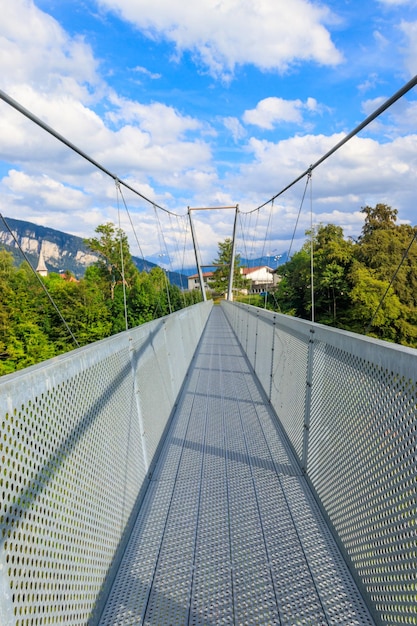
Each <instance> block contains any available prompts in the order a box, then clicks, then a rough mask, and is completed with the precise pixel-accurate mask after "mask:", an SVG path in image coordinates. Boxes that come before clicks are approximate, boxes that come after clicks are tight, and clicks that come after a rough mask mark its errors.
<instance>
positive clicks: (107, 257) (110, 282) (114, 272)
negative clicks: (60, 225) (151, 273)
mask: <svg viewBox="0 0 417 626" xmlns="http://www.w3.org/2000/svg"><path fill="white" fill-rule="evenodd" d="M95 232H96V233H97V234H98V235H99V236H98V237H93V238H91V239H86V240H85V243H86V244H87V245H88V247H89V248H90V249H91V250H92V251H93V252H96V253H98V255H99V260H98V261H97V263H96V266H97V267H98V268H99V270H100V278H101V279H102V281H103V284H104V285H106V287H107V290H108V295H109V297H110V299H111V300H114V297H115V289H116V286H117V285H121V284H123V282H124V283H125V286H126V287H127V288H130V287H131V286H132V284H133V282H134V279H135V277H136V275H137V272H138V270H137V268H136V266H135V264H134V263H133V260H132V256H131V254H130V249H129V242H128V240H127V236H126V234H125V233H124V232H123V230H122V229H120V228H116V226H115V225H114V224H112V223H111V222H108V223H107V224H101V225H100V226H97V228H96V230H95Z"/></svg>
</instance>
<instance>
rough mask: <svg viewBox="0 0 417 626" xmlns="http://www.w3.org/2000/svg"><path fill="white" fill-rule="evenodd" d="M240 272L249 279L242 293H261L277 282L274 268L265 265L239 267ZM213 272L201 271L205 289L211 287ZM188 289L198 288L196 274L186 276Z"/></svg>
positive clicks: (198, 281) (198, 282)
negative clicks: (248, 283)
mask: <svg viewBox="0 0 417 626" xmlns="http://www.w3.org/2000/svg"><path fill="white" fill-rule="evenodd" d="M240 273H241V274H242V275H243V276H244V277H245V278H247V279H248V280H249V281H250V285H249V287H248V288H247V289H242V290H241V292H242V293H263V292H264V291H268V290H270V289H271V287H273V286H274V285H276V284H277V282H278V280H277V279H278V276H277V275H276V274H275V273H274V270H273V269H272V268H270V267H268V266H267V265H261V266H258V267H241V268H240ZM213 274H214V272H203V279H204V287H205V289H210V288H211V283H212V282H213ZM188 289H189V291H192V290H193V289H200V279H199V276H198V274H193V275H192V276H189V277H188Z"/></svg>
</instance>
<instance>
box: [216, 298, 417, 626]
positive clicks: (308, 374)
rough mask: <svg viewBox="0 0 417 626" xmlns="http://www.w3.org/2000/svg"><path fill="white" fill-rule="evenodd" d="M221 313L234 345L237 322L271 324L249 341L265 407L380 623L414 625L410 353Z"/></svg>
mask: <svg viewBox="0 0 417 626" xmlns="http://www.w3.org/2000/svg"><path fill="white" fill-rule="evenodd" d="M226 311H227V314H228V317H229V319H230V321H231V323H232V325H233V327H234V329H235V331H236V333H238V336H239V338H240V339H241V342H242V345H244V344H245V343H247V338H246V336H245V334H244V333H242V329H243V328H245V324H246V322H245V318H247V317H248V318H250V319H254V317H265V318H267V319H268V320H269V321H270V322H271V321H272V320H273V319H274V317H275V328H276V330H275V340H274V343H273V346H271V345H270V338H269V336H265V337H264V338H263V337H262V335H260V334H259V333H258V335H257V352H259V351H260V350H271V349H273V351H274V371H273V389H274V388H276V389H277V391H278V393H277V394H276V395H275V394H274V392H273V393H272V394H271V403H272V405H273V406H274V407H275V409H276V411H277V414H278V416H279V418H280V421H281V423H282V424H283V426H284V428H285V430H286V432H287V434H288V436H289V438H290V440H291V442H292V444H293V446H294V448H295V450H296V452H297V455H298V457H299V460H300V462H302V463H303V464H304V466H305V467H306V468H307V473H308V476H309V478H310V480H311V481H312V483H313V485H314V488H315V490H316V492H317V493H318V495H319V497H320V500H321V502H322V504H323V506H324V509H325V511H326V513H327V515H328V516H329V517H330V519H331V521H332V524H333V526H334V528H335V529H336V531H337V534H338V536H339V538H340V539H341V542H342V544H343V546H344V550H345V551H346V553H347V554H348V555H349V557H350V559H351V560H352V563H353V564H354V567H355V568H356V571H357V573H358V575H359V578H360V579H361V580H362V582H363V584H364V585H365V587H366V588H367V590H368V593H369V595H370V598H371V600H372V601H373V603H374V605H375V607H376V609H377V613H378V614H379V616H380V619H381V622H382V623H384V624H387V625H393V624H417V521H416V520H417V454H416V451H417V351H416V350H412V349H409V348H403V347H401V346H395V345H392V344H387V343H385V342H380V341H377V340H373V339H368V338H366V337H361V336H359V335H354V334H353V333H347V332H343V331H338V330H335V329H330V328H327V327H324V326H321V325H319V324H310V323H308V322H305V321H302V320H295V319H291V318H287V317H285V316H282V315H274V314H271V313H269V312H267V311H262V310H259V309H254V307H244V306H242V305H230V304H228V305H227V306H226ZM248 323H251V322H248ZM246 325H247V324H246ZM310 341H311V343H310V350H309V349H308V346H309V342H310ZM280 346H282V349H281V348H280ZM309 358H310V359H311V360H310V361H309ZM264 378H265V377H264ZM264 385H265V383H264ZM303 387H304V389H305V390H307V389H309V390H310V392H311V393H310V399H311V404H310V405H308V403H307V401H308V394H307V393H306V391H303ZM265 390H266V391H268V389H267V387H266V388H265ZM291 398H293V399H294V408H291ZM301 399H302V402H301ZM295 407H297V408H295ZM303 414H304V420H303V417H302V416H303ZM291 415H294V416H296V418H295V419H292V418H291V417H289V416H291ZM306 420H307V422H306ZM303 422H305V423H306V425H307V426H308V428H307V429H306V428H304V429H303ZM303 432H304V435H303ZM303 439H304V443H305V445H302V440H303Z"/></svg>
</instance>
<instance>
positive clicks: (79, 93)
mask: <svg viewBox="0 0 417 626" xmlns="http://www.w3.org/2000/svg"><path fill="white" fill-rule="evenodd" d="M3 5H4V6H2V8H1V21H0V53H1V72H2V86H3V89H4V90H5V91H8V92H9V91H10V90H11V95H13V90H14V86H15V85H16V84H21V85H31V86H32V87H34V88H35V87H36V88H37V89H39V90H40V91H44V92H45V91H47V92H49V93H51V92H59V91H64V92H65V93H71V94H72V95H73V96H74V97H77V98H81V97H82V98H84V99H86V100H87V99H89V98H90V89H91V87H92V86H94V88H95V89H98V88H99V86H100V84H101V81H100V79H99V76H98V74H97V67H98V64H97V62H96V60H95V59H94V56H93V53H92V51H91V48H90V47H89V46H88V45H87V44H86V43H85V42H84V41H83V39H82V38H81V37H74V38H72V37H70V36H68V35H67V33H66V32H65V31H64V30H63V29H62V27H61V26H60V25H59V24H58V22H57V21H56V20H54V19H53V18H52V17H51V16H49V15H47V14H46V13H43V12H42V11H40V10H39V9H38V8H37V7H36V6H35V5H34V4H33V2H32V0H13V2H6V3H3Z"/></svg>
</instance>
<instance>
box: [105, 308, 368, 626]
mask: <svg viewBox="0 0 417 626" xmlns="http://www.w3.org/2000/svg"><path fill="white" fill-rule="evenodd" d="M100 623H101V625H102V626H110V625H111V626H121V625H127V624H135V625H136V624H148V625H153V626H164V625H170V626H174V625H176V626H183V625H185V624H192V625H204V626H210V625H215V624H235V625H243V624H248V625H250V626H256V625H258V624H259V625H260V624H268V625H270V624H281V625H288V626H294V625H301V624H305V625H308V626H323V625H325V624H346V625H347V624H349V625H353V624H358V625H361V626H363V625H367V624H373V621H372V619H371V618H370V616H369V614H368V611H367V609H366V608H365V605H364V603H363V601H362V598H361V596H360V594H359V592H358V590H357V588H356V586H355V584H354V582H353V580H352V578H351V576H350V574H349V572H348V570H347V568H346V566H345V563H344V561H343V559H342V557H341V555H340V553H339V551H338V548H337V547H336V545H335V543H334V541H333V538H332V536H331V535H330V532H329V530H328V528H327V526H326V524H325V522H324V520H323V519H322V517H321V515H320V512H319V510H318V508H317V505H316V503H315V501H314V499H313V497H312V495H311V493H310V491H309V488H308V486H307V484H306V482H305V479H304V478H303V476H302V475H301V472H300V469H299V466H298V465H297V463H296V462H295V460H294V459H293V457H292V454H291V451H290V450H289V448H288V447H287V445H286V443H285V440H284V438H283V437H282V435H281V433H280V429H279V426H278V425H277V423H276V418H275V417H274V415H273V413H272V412H271V410H270V408H269V406H268V404H267V403H266V402H265V398H264V396H263V394H262V392H261V391H260V389H259V387H258V385H257V382H256V380H255V378H254V376H253V373H252V371H251V369H250V366H249V365H248V363H247V360H246V359H245V357H244V355H243V353H242V351H241V349H240V347H239V345H238V343H237V340H236V339H235V337H234V334H233V332H232V330H231V329H230V327H229V325H228V322H227V320H226V318H225V317H224V314H223V312H222V311H221V309H220V307H214V308H213V311H212V313H211V316H210V318H209V321H208V324H207V327H206V330H205V332H204V335H203V339H202V342H201V343H200V346H199V349H198V351H197V354H196V358H195V360H194V364H193V368H192V370H191V371H190V373H189V376H188V379H187V382H186V385H185V387H184V389H183V393H182V395H181V398H180V401H179V405H178V409H177V411H176V414H175V416H174V418H173V421H172V425H171V427H170V430H169V432H168V435H167V437H166V440H165V443H164V446H163V449H162V452H161V455H160V458H159V461H158V464H157V466H156V468H155V471H154V473H153V476H152V480H151V482H150V486H149V489H148V491H147V493H146V496H145V499H144V502H143V506H142V508H141V510H140V513H139V515H138V518H137V521H136V524H135V528H134V531H133V533H132V536H131V539H130V542H129V544H128V547H127V549H126V553H125V555H124V557H123V560H122V564H121V567H120V569H119V572H118V574H117V577H116V579H115V582H114V584H113V587H112V591H111V593H110V595H109V598H108V601H107V604H106V607H105V610H104V612H103V615H102V618H101V622H100Z"/></svg>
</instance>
